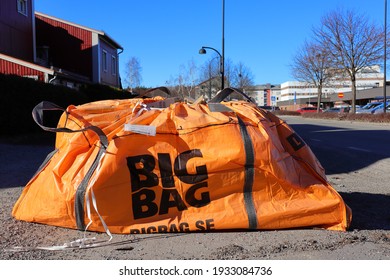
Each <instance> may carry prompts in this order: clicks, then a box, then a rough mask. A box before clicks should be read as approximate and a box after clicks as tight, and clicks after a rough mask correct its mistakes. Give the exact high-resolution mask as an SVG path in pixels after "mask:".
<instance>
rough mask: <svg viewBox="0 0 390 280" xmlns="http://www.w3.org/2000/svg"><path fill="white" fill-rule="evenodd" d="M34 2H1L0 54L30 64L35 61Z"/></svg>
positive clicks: (23, 0) (9, 0)
mask: <svg viewBox="0 0 390 280" xmlns="http://www.w3.org/2000/svg"><path fill="white" fill-rule="evenodd" d="M33 7H34V6H33V1H27V0H1V1H0V53H1V54H4V55H8V56H11V57H14V58H17V59H22V60H25V61H28V62H34V60H35V41H34V40H35V34H34V30H35V29H34V21H35V17H34V9H33Z"/></svg>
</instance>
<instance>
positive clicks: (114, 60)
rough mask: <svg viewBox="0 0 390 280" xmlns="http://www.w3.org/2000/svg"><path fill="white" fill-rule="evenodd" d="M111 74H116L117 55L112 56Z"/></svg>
mask: <svg viewBox="0 0 390 280" xmlns="http://www.w3.org/2000/svg"><path fill="white" fill-rule="evenodd" d="M111 74H112V75H114V76H115V75H116V57H115V56H111Z"/></svg>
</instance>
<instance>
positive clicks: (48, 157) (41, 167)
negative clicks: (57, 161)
mask: <svg viewBox="0 0 390 280" xmlns="http://www.w3.org/2000/svg"><path fill="white" fill-rule="evenodd" d="M57 152H58V149H55V150H54V151H51V152H50V153H49V154H48V155H47V156H46V158H45V160H44V161H43V162H42V163H41V165H40V166H39V168H38V170H37V171H36V172H35V174H34V176H32V178H34V177H35V176H37V175H38V173H40V172H41V171H42V170H43V169H44V168H45V167H46V165H47V164H48V163H49V161H50V160H51V158H52V157H53V156H54V155H55V153H57Z"/></svg>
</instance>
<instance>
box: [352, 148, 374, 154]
mask: <svg viewBox="0 0 390 280" xmlns="http://www.w3.org/2000/svg"><path fill="white" fill-rule="evenodd" d="M347 148H348V149H351V150H356V151H361V152H367V153H371V151H370V150H367V149H362V148H356V147H347Z"/></svg>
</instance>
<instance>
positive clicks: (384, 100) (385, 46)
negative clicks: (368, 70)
mask: <svg viewBox="0 0 390 280" xmlns="http://www.w3.org/2000/svg"><path fill="white" fill-rule="evenodd" d="M384 33H385V34H384V46H383V49H384V54H383V57H384V59H383V60H384V62H383V102H384V103H383V112H384V113H386V101H387V100H386V86H387V85H386V71H387V69H386V60H387V53H386V52H387V0H385V32H384Z"/></svg>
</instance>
